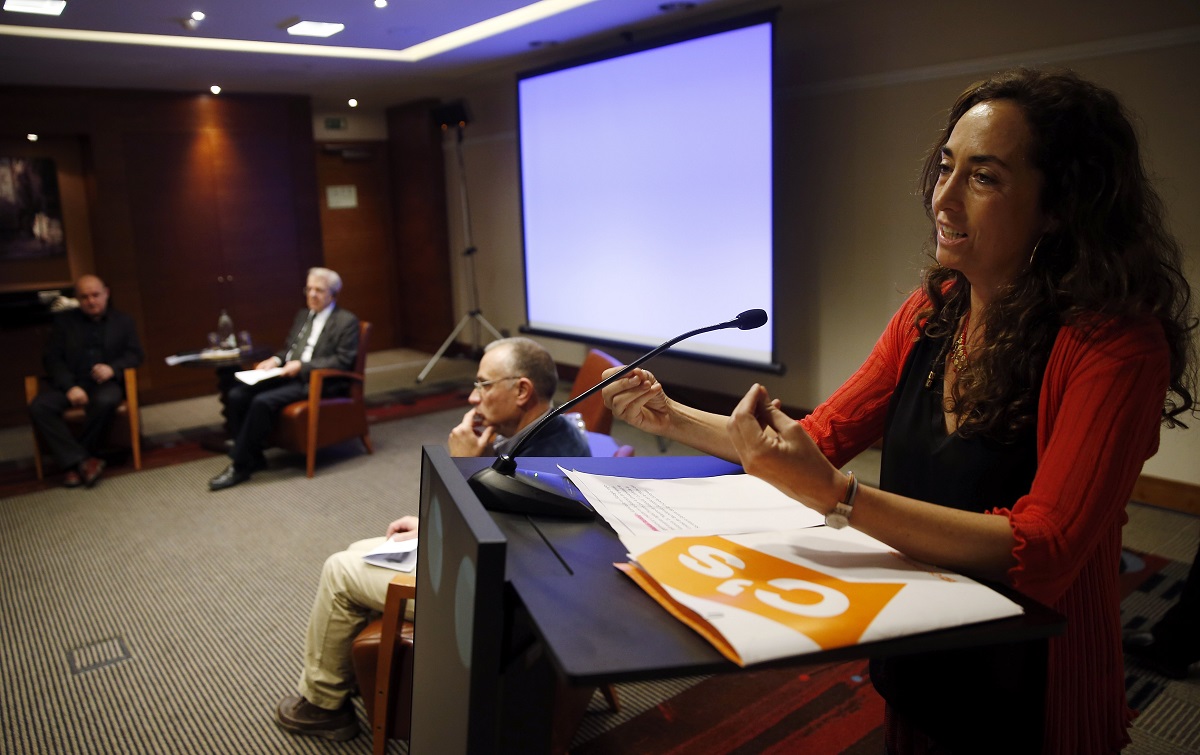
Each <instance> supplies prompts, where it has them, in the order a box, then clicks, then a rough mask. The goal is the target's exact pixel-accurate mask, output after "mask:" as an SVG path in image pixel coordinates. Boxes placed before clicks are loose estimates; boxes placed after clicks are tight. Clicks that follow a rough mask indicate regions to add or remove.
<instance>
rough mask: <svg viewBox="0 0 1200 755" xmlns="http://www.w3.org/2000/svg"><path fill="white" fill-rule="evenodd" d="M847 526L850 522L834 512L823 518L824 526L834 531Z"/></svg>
mask: <svg viewBox="0 0 1200 755" xmlns="http://www.w3.org/2000/svg"><path fill="white" fill-rule="evenodd" d="M848 524H850V520H849V519H847V518H846V517H845V515H843V514H839V513H836V512H835V513H832V514H830V515H828V516H827V517H825V525H826V526H827V527H832V528H833V529H835V530H840V529H842V528H843V527H845V526H846V525H848Z"/></svg>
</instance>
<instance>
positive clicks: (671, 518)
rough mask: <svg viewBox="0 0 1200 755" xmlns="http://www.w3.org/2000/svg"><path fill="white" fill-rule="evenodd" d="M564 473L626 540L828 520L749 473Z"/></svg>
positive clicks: (779, 527) (765, 528) (781, 527)
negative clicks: (652, 476) (665, 476)
mask: <svg viewBox="0 0 1200 755" xmlns="http://www.w3.org/2000/svg"><path fill="white" fill-rule="evenodd" d="M563 471H564V472H565V473H566V475H567V477H569V478H570V480H571V482H573V483H575V486H576V487H577V488H579V490H580V492H582V493H583V495H584V497H585V498H587V500H588V503H590V504H591V505H592V507H593V508H595V509H596V513H598V514H600V516H602V517H604V521H606V522H608V524H609V526H611V527H612V528H613V529H614V530H616V532H617V536H618V537H620V538H621V540H622V541H624V539H625V536H626V535H645V534H655V533H671V534H679V535H682V534H687V535H704V534H708V535H720V534H732V533H737V532H762V531H769V530H792V529H800V528H803V527H815V526H817V525H819V524H824V523H825V518H824V517H823V516H821V515H820V514H818V513H817V512H815V511H813V510H812V509H810V508H808V507H807V506H805V505H804V504H802V503H800V502H799V501H797V500H795V499H794V498H790V497H788V496H787V495H784V494H783V493H782V492H780V491H779V490H778V489H776V488H774V487H772V486H771V485H770V484H769V483H767V482H764V481H762V480H760V479H759V478H757V477H752V476H751V475H747V474H734V475H721V476H718V477H698V478H682V479H676V480H642V479H635V478H630V477H609V476H605V475H594V474H586V473H584V472H567V471H566V470H565V469H564V470H563Z"/></svg>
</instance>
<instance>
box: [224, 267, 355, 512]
mask: <svg viewBox="0 0 1200 755" xmlns="http://www.w3.org/2000/svg"><path fill="white" fill-rule="evenodd" d="M341 290H342V277H341V276H340V275H338V274H337V273H335V272H334V271H332V270H330V269H329V268H325V267H314V268H312V269H311V270H309V271H308V281H307V283H305V286H304V300H305V303H306V304H307V306H306V307H305V308H304V309H301V310H300V311H299V312H297V313H296V317H295V319H294V320H293V321H292V329H291V331H290V332H289V333H288V337H287V341H286V342H285V344H286V345H285V346H284V347H283V349H281V350H280V351H279V352H278V353H277V354H275V355H274V356H270V357H267V358H266V359H264V360H263V361H261V362H259V363H258V364H256V365H255V369H258V370H266V369H273V368H276V367H278V368H279V369H281V370H282V374H280V375H279V376H277V377H274V378H271V379H270V380H263V381H262V382H259V383H255V384H254V385H244V384H242V383H238V384H237V385H235V386H234V387H233V388H232V389H231V390H230V391H229V396H228V398H227V399H226V403H225V418H226V420H228V424H229V428H230V431H231V432H232V433H233V436H234V440H233V449H232V450H231V451H230V452H229V456H230V464H229V466H228V467H226V468H225V471H224V472H221V474H219V475H217V476H216V477H214V478H212V479H211V480H209V481H208V487H209V490H224V489H226V488H232V487H233V486H234V485H240V484H241V483H243V482H245V481H246V480H249V479H250V475H252V474H254V472H256V471H257V470H259V469H262V468H264V467H265V466H266V460H265V459H264V458H263V448H264V447H265V446H266V444H267V439H268V438H270V437H271V431H272V430H273V429H274V428H275V421H276V420H277V419H278V418H279V413H280V412H282V411H283V409H284V407H286V406H287V405H288V404H291V403H293V402H295V401H302V400H304V399H306V398H308V378H309V376H310V375H311V374H312V371H313V370H316V369H324V368H332V369H336V370H352V369H354V362H355V360H356V359H357V358H358V318H357V317H355V316H354V314H353V313H352V312H350V311H349V310H346V309H342V308H340V307H338V306H337V297H338V294H339V293H340V292H341ZM349 390H350V386H349V385H348V384H347V382H346V381H345V380H327V381H326V382H325V383H324V384H323V385H322V390H321V392H322V394H323V395H324V396H341V395H346V394H348V393H349Z"/></svg>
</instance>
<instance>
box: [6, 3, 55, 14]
mask: <svg viewBox="0 0 1200 755" xmlns="http://www.w3.org/2000/svg"><path fill="white" fill-rule="evenodd" d="M66 7H67V0H4V10H10V11H12V12H14V13H37V14H40V15H42V16H59V15H62V12H63V8H66Z"/></svg>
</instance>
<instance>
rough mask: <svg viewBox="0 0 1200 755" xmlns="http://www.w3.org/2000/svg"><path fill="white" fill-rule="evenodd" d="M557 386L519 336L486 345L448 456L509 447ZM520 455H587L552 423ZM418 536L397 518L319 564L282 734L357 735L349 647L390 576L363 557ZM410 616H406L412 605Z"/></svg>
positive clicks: (567, 428) (546, 362)
mask: <svg viewBox="0 0 1200 755" xmlns="http://www.w3.org/2000/svg"><path fill="white" fill-rule="evenodd" d="M557 386H558V373H557V370H556V369H555V366H554V360H553V359H552V358H551V357H550V354H549V353H548V352H547V351H546V350H545V349H543V348H542V347H541V346H539V345H538V344H537V343H536V342H535V341H532V340H530V339H528V338H520V337H518V338H504V339H501V340H499V341H494V342H492V343H490V344H488V347H487V349H486V350H485V351H484V354H483V359H482V360H481V361H480V362H479V371H478V373H477V377H476V380H475V390H474V391H472V392H471V398H470V401H471V409H470V410H469V411H468V412H467V413H466V414H465V415H463V419H462V422H460V423H459V424H458V425H456V426H455V427H454V429H453V430H451V431H450V438H449V440H448V441H447V442H448V445H449V447H450V454H451V455H452V456H490V455H496V454H498V453H502V452H503V451H505V450H507V449H508V448H511V447H512V445H513V443H515V442H516V439H517V438H518V437H519V436H520V434H521V432H522V431H523V430H525V429H526V428H528V427H530V426H531V425H533V424H534V423H535V422H537V421H538V420H539V419H541V418H542V416H543V415H545V414H546V413H547V412H548V411H550V409H551V401H552V399H553V397H554V391H555V389H556V388H557ZM521 455H522V456H591V453H590V452H589V450H588V441H587V434H586V433H585V432H584V431H583V430H581V429H580V428H579V426H578V425H577V424H576V423H575V422H574V421H573V420H570V419H566V418H564V417H557V418H555V420H554V421H553V422H551V423H549V424H547V425H546V426H545V427H544V428H543V429H542V431H541V432H540V433H539V434H538V435H537V436H536V437H534V438H532V439H530V441H529V444H528V445H527V446H526V447H525V448H524V449H522V452H521ZM416 532H417V519H416V517H412V516H405V517H401V518H400V519H397V520H396V521H394V522H392V523H391V524H390V525H388V528H387V531H386V532H385V534H384V537H375V538H368V539H366V540H359V541H358V542H356V543H353V544H352V545H351V546H350V547H349V548H348V549H346V550H344V551H341V552H339V553H335V554H333V555H332V556H330V557H329V558H328V559H327V560H326V561H325V568H324V569H323V570H322V572H321V582H320V585H319V586H318V587H317V597H316V600H315V601H314V602H313V608H312V613H311V615H310V616H309V619H308V632H307V634H306V635H305V643H304V668H303V670H302V671H301V673H300V684H299V687H298V689H297V692H298V694H295V695H289V696H287V697H285V698H284V699H283V700H282V701H280V703H279V705H278V707H277V708H276V710H275V720H276V722H277V723H278V724H279V726H280V727H281V728H283V729H284V730H286V731H289V732H291V733H293V734H302V735H305V736H310V737H320V738H322V739H332V740H338V741H340V740H346V739H350V738H352V737H354V736H356V735H357V734H358V724H357V722H356V721H355V718H354V708H353V707H352V706H351V705H350V703H349V697H350V693H351V691H352V690H353V688H354V667H353V664H352V662H351V656H350V647H351V644H352V643H353V642H354V637H355V636H356V635H357V634H358V633H359V631H360V630H362V628H363V626H364V625H365V624H366V623H367V621H368V620H369V619H370V617H371V615H372V614H373V613H378V612H380V611H382V610H383V602H384V599H385V598H386V596H387V586H388V582H390V581H391V578H392V575H393V574H394V573H395V572H392V571H390V570H388V569H384V568H383V567H379V566H374V565H372V564H368V563H367V562H366V561H363V558H362V557H363V554H364V553H366V552H368V551H370V550H372V549H374V548H376V547H378V546H379V545H380V544H381V543H382V542H383V541H384V539H385V538H389V537H393V536H394V537H396V539H407V538H410V537H414V536H416ZM408 610H409V618H412V613H411V612H412V611H413V610H415V606H414V605H413V602H412V601H410V602H409V605H408ZM360 691H361V690H360ZM367 694H370V692H369V691H367Z"/></svg>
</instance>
